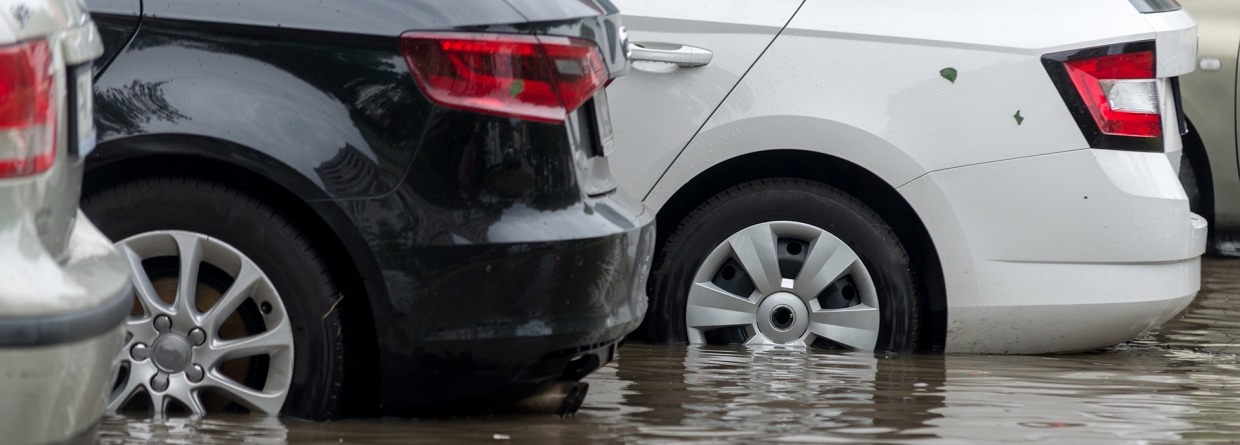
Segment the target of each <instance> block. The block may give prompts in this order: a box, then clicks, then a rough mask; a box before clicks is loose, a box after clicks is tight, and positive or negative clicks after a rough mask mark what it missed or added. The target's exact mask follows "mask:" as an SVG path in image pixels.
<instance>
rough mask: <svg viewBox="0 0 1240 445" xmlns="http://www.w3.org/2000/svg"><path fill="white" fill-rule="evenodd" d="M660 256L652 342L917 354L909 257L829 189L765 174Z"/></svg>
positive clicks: (852, 202)
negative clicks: (808, 346) (839, 347)
mask: <svg viewBox="0 0 1240 445" xmlns="http://www.w3.org/2000/svg"><path fill="white" fill-rule="evenodd" d="M661 254H662V261H661V263H660V264H659V266H658V267H659V268H658V270H656V271H655V273H654V280H655V284H654V295H653V298H654V300H653V302H652V304H651V312H652V313H651V314H650V315H649V317H648V320H647V326H646V328H647V334H649V335H650V336H651V337H652V338H653V339H654V340H656V341H673V342H675V341H688V342H689V343H693V344H749V345H758V344H783V345H811V344H816V345H820V346H844V347H850V348H855V349H862V350H886V351H907V350H912V349H914V348H915V347H916V343H917V338H918V320H919V316H918V315H919V312H918V310H919V304H918V303H919V301H918V291H917V286H916V282H915V278H914V276H913V273H912V271H911V268H910V267H909V258H908V254H907V253H906V252H905V250H904V248H903V246H902V245H901V244H900V242H899V240H898V239H897V237H896V236H895V234H894V233H893V232H892V230H891V229H890V227H888V226H887V224H885V223H884V222H883V220H882V219H881V218H880V217H879V216H878V215H877V214H875V213H874V212H873V211H872V210H870V209H869V208H867V207H866V206H865V205H863V204H861V203H860V202H859V201H857V200H856V199H854V198H852V197H851V196H849V195H847V194H845V193H843V192H841V191H839V190H836V189H834V188H831V187H828V186H825V185H822V184H817V183H812V182H808V181H803V180H797V179H772V180H761V181H754V182H750V183H746V184H742V185H740V186H737V187H734V188H732V189H729V190H726V191H724V192H723V193H720V194H718V195H716V196H715V197H714V198H712V199H709V200H707V201H706V203H705V204H703V205H702V206H700V207H699V208H697V209H696V210H694V211H693V212H692V213H691V214H690V215H689V216H688V217H687V218H686V219H685V220H684V222H682V224H680V226H679V227H676V228H675V229H674V232H673V233H672V234H671V235H670V236H669V238H668V241H667V243H666V244H665V245H664V247H663V250H662V252H661Z"/></svg>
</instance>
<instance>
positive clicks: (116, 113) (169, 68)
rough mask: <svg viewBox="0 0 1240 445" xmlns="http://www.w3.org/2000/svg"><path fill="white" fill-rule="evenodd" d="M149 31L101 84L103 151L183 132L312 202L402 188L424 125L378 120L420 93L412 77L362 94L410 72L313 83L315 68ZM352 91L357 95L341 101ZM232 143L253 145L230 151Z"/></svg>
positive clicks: (203, 151) (208, 151)
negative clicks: (383, 111) (394, 103)
mask: <svg viewBox="0 0 1240 445" xmlns="http://www.w3.org/2000/svg"><path fill="white" fill-rule="evenodd" d="M144 29H146V28H145V27H144ZM149 34H154V36H151V35H148V37H146V38H145V40H144V39H143V38H142V37H139V38H138V39H137V40H136V41H135V42H134V43H133V44H131V45H129V47H128V48H126V50H125V51H124V52H123V53H122V54H121V55H120V56H118V57H117V58H116V60H115V61H114V62H113V63H112V64H111V65H110V66H109V68H108V69H107V71H105V72H103V73H102V75H100V76H99V78H98V80H97V81H96V86H95V96H96V99H95V100H96V104H97V106H96V110H97V111H96V113H97V115H96V124H97V126H98V130H99V140H100V150H101V151H102V150H104V149H106V148H107V147H108V146H109V145H110V144H109V143H110V142H112V141H116V140H122V139H125V138H128V137H131V136H135V135H159V134H177V135H183V136H188V137H197V138H200V139H199V140H215V141H227V143H226V144H198V145H195V146H194V147H187V148H196V149H198V150H199V151H198V152H196V153H195V154H197V155H201V156H208V157H214V158H219V159H228V160H231V162H235V163H242V164H249V165H248V166H247V167H249V168H253V169H254V171H256V172H259V173H260V174H262V175H264V176H269V177H271V178H272V179H273V180H275V181H277V182H279V183H282V184H289V185H296V186H298V187H297V190H294V192H295V193H297V194H298V195H300V196H303V197H305V198H306V199H321V198H365V197H373V196H380V195H383V194H386V193H388V192H390V191H391V190H393V189H394V188H395V187H396V185H397V183H398V182H399V180H400V178H401V176H402V175H403V173H404V169H405V167H406V166H407V164H408V160H409V159H411V157H412V152H413V151H414V149H413V147H414V146H415V144H416V143H417V141H418V137H417V136H418V134H420V131H421V127H420V126H418V127H417V128H413V127H411V126H401V125H400V124H395V125H394V124H391V123H390V121H388V122H385V121H382V120H380V119H376V118H375V117H374V116H376V115H380V113H378V111H379V109H380V108H382V107H385V106H388V105H390V102H389V101H391V100H422V99H421V98H420V97H418V98H410V96H409V95H410V94H412V95H416V94H417V93H416V92H414V91H413V90H414V89H416V88H415V87H414V86H413V84H412V81H409V82H400V83H399V86H397V87H392V89H398V90H400V91H370V92H369V93H370V94H369V95H365V94H364V93H365V92H359V91H358V90H359V89H362V88H366V87H367V85H373V84H374V83H375V82H368V79H369V78H373V77H375V76H391V75H408V73H407V68H406V67H404V66H396V67H395V69H394V70H392V69H391V68H390V67H389V68H388V70H387V71H382V70H378V69H376V70H373V71H370V72H361V73H359V74H358V75H357V78H358V82H357V83H360V84H363V85H361V86H354V85H341V86H339V88H338V89H333V87H331V86H326V85H325V84H324V83H322V82H320V83H317V84H312V83H311V82H310V81H309V79H311V78H312V76H313V75H314V74H313V73H309V72H304V71H309V70H311V69H312V68H311V67H310V66H304V68H303V66H298V65H295V64H291V63H290V64H288V65H277V64H275V63H269V62H267V61H264V60H260V59H258V58H257V57H255V55H253V54H246V53H242V52H240V51H243V50H241V49H237V50H236V51H232V52H230V50H233V48H229V46H230V45H228V44H226V43H222V44H221V45H219V47H215V48H204V47H202V45H201V43H200V42H201V41H200V40H195V39H184V40H181V39H178V38H177V37H174V36H169V35H166V34H160V33H159V32H152V33H149ZM385 62H389V61H386V60H383V61H374V62H373V63H372V62H366V63H370V64H371V65H375V66H378V65H383V64H384V63H385ZM298 70H304V71H303V72H299V71H298ZM368 76H369V77H368ZM386 83H387V84H394V83H393V82H386ZM405 84H407V85H405ZM345 89H350V90H348V91H345ZM394 95H398V96H402V97H401V98H399V99H392V98H391V97H392V96H394ZM348 97H355V98H357V99H355V100H345V99H343V98H348ZM394 127H395V130H392V129H393V128H394ZM375 134H379V135H380V136H378V137H376V136H375ZM143 140H144V141H147V142H149V141H150V140H146V139H143ZM126 145H132V144H126ZM230 147H246V148H248V150H251V151H245V150H240V151H236V152H230ZM141 148H142V149H143V150H146V151H159V150H161V149H160V148H158V147H150V146H143V147H141ZM169 150H180V149H179V148H169ZM260 154H261V155H260ZM102 155H103V153H102V152H101V153H100V156H102ZM281 167H285V168H281ZM303 183H309V184H311V186H310V187H305V186H302V184H303Z"/></svg>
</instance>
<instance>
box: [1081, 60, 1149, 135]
mask: <svg viewBox="0 0 1240 445" xmlns="http://www.w3.org/2000/svg"><path fill="white" fill-rule="evenodd" d="M1064 65H1066V67H1067V69H1068V76H1069V77H1071V78H1072V84H1073V85H1075V86H1076V91H1077V93H1079V94H1080V95H1081V99H1083V100H1084V101H1085V106H1086V107H1089V113H1090V115H1092V116H1093V118H1094V122H1095V123H1097V124H1098V129H1099V130H1101V131H1102V132H1103V133H1104V134H1110V135H1117V136H1135V137H1145V138H1155V137H1159V136H1162V119H1161V118H1160V117H1159V115H1158V88H1157V86H1156V85H1155V84H1154V52H1153V51H1141V52H1136V53H1129V54H1115V55H1109V56H1102V57H1094V58H1089V59H1080V60H1070V61H1067V62H1064Z"/></svg>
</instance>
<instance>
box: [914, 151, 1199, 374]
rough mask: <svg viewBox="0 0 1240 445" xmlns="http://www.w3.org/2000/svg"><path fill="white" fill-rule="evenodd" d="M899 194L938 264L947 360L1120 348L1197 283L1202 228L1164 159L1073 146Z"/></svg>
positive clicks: (964, 170)
mask: <svg viewBox="0 0 1240 445" xmlns="http://www.w3.org/2000/svg"><path fill="white" fill-rule="evenodd" d="M900 190H901V193H903V194H904V195H905V196H906V197H907V198H908V199H909V202H910V203H912V204H913V206H914V208H916V209H917V210H918V214H919V215H920V216H922V219H923V222H925V224H926V225H927V228H928V229H929V232H930V233H931V234H933V238H934V244H935V247H936V249H938V251H939V257H940V259H941V261H942V262H943V270H944V279H945V285H946V287H947V306H948V310H947V333H946V334H947V345H946V350H947V351H948V352H969V353H1022V354H1032V353H1044V352H1066V351H1078V350H1087V349H1094V348H1100V347H1106V346H1110V345H1114V344H1116V343H1119V342H1122V341H1125V340H1128V339H1131V338H1133V337H1135V336H1137V335H1140V334H1141V333H1142V332H1143V331H1145V330H1147V329H1150V328H1152V327H1155V326H1157V325H1159V324H1161V323H1162V322H1164V321H1166V320H1167V319H1168V318H1170V317H1172V316H1174V315H1175V314H1176V313H1178V312H1179V311H1180V310H1182V309H1184V307H1185V306H1187V305H1188V303H1189V302H1191V300H1192V298H1193V296H1195V295H1196V293H1197V291H1198V289H1199V288H1200V280H1201V271H1200V256H1201V254H1202V253H1203V252H1204V250H1205V239H1206V238H1205V235H1206V225H1205V221H1204V220H1203V219H1202V218H1201V217H1199V216H1197V215H1194V214H1192V213H1190V212H1189V210H1188V201H1187V200H1186V199H1185V196H1184V191H1183V189H1182V188H1181V187H1180V184H1179V181H1178V179H1177V177H1176V175H1175V172H1174V170H1173V169H1172V167H1171V164H1170V163H1169V162H1168V161H1167V157H1166V156H1165V155H1164V154H1163V153H1134V152H1123V151H1114V150H1077V151H1071V152H1065V153H1058V154H1052V155H1044V156H1035V157H1029V158H1022V159H1016V160H1009V161H1001V162H993V163H987V164H980V165H974V166H967V167H961V168H955V169H948V170H943V171H939V172H935V173H932V174H929V175H926V176H924V177H922V178H919V179H918V180H916V181H913V182H912V183H909V184H908V185H905V186H904V187H902V188H901V189H900Z"/></svg>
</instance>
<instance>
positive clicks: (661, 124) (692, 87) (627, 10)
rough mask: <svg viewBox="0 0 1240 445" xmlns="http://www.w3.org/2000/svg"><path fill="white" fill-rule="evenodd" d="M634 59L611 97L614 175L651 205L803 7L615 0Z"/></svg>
mask: <svg viewBox="0 0 1240 445" xmlns="http://www.w3.org/2000/svg"><path fill="white" fill-rule="evenodd" d="M614 3H615V4H616V6H617V7H619V8H620V12H621V13H622V14H623V15H624V24H625V26H626V27H627V28H628V37H629V41H630V42H631V43H630V47H629V48H630V49H631V50H632V55H631V56H630V60H631V61H632V64H631V68H632V69H630V70H629V73H628V75H626V76H624V77H621V78H619V79H617V80H616V81H615V83H613V84H612V85H611V86H610V87H608V89H607V94H608V97H609V98H610V99H609V100H610V102H611V110H612V111H611V112H612V123H613V126H614V128H615V138H616V141H615V142H616V151H615V154H614V155H613V156H612V158H611V169H612V174H613V175H615V177H616V179H617V180H618V181H619V182H620V184H621V186H623V187H625V188H626V189H627V190H628V191H629V193H632V194H634V195H636V196H638V197H645V196H646V194H647V193H648V192H649V191H650V189H651V188H652V187H654V184H655V183H656V182H657V181H658V180H659V177H660V176H662V174H663V172H664V171H666V170H667V168H668V166H669V165H671V163H672V161H674V160H675V159H676V156H677V155H679V154H680V151H681V150H683V149H684V147H685V146H686V145H687V144H688V143H689V141H690V140H691V139H693V136H694V134H696V133H697V131H698V129H699V128H701V127H702V124H703V123H705V122H706V120H707V118H709V117H710V115H711V114H712V113H713V112H714V111H715V108H716V107H718V106H719V104H720V103H722V102H723V100H724V99H725V98H726V97H727V96H728V94H729V93H730V92H731V91H732V88H733V87H735V86H736V84H737V82H739V81H740V80H741V77H743V76H744V75H745V72H746V71H748V70H749V67H750V66H753V64H754V62H756V61H757V60H758V57H760V56H761V55H762V52H763V51H764V50H766V47H767V46H768V45H769V44H770V43H771V41H772V40H774V38H775V36H776V35H778V34H779V32H780V31H781V30H783V28H784V26H785V25H786V24H787V23H788V21H789V20H791V18H792V16H793V15H794V14H795V13H796V11H797V9H798V8H799V7H800V6H801V3H802V0H760V1H759V0H680V1H667V0H614Z"/></svg>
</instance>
